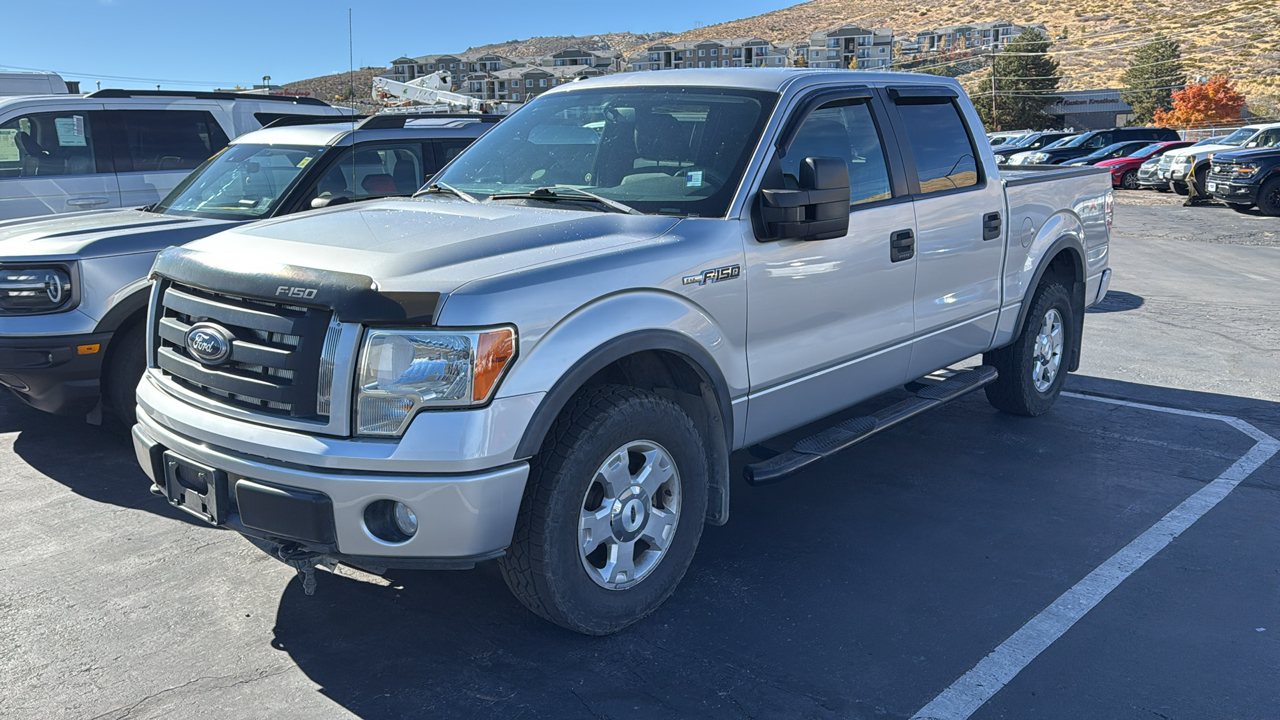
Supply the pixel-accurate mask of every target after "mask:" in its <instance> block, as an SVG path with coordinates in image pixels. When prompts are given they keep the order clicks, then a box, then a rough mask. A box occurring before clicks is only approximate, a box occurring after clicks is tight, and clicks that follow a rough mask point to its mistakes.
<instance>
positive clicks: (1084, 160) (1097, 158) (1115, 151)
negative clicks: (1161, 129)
mask: <svg viewBox="0 0 1280 720" xmlns="http://www.w3.org/2000/svg"><path fill="white" fill-rule="evenodd" d="M1150 144H1151V143H1149V142H1147V141H1146V140H1126V141H1125V142H1118V143H1114V144H1111V145H1108V146H1106V147H1104V148H1102V149H1101V150H1095V151H1093V152H1091V153H1089V154H1088V155H1085V156H1084V157H1078V158H1076V159H1075V160H1069V161H1067V162H1065V163H1062V164H1063V165H1072V166H1076V167H1080V166H1084V165H1097V164H1098V163H1100V162H1102V161H1103V160H1112V159H1114V158H1119V157H1126V156H1128V155H1129V154H1130V153H1134V152H1137V151H1139V150H1141V149H1142V148H1144V147H1147V146H1148V145H1150Z"/></svg>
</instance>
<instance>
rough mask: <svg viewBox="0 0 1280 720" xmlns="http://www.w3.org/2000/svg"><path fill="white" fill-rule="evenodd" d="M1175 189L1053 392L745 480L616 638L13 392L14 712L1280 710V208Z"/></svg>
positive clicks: (936, 420) (1130, 213)
mask: <svg viewBox="0 0 1280 720" xmlns="http://www.w3.org/2000/svg"><path fill="white" fill-rule="evenodd" d="M1180 201H1181V198H1174V197H1173V196H1159V195H1156V194H1154V193H1121V194H1120V198H1119V202H1118V206H1117V210H1116V235H1115V238H1114V243H1113V249H1112V253H1113V254H1112V266H1113V267H1114V268H1115V273H1116V277H1115V279H1114V281H1113V282H1112V286H1111V288H1112V295H1111V296H1110V297H1109V299H1108V301H1107V303H1105V304H1104V305H1103V306H1101V307H1100V308H1098V309H1097V311H1095V312H1091V313H1090V314H1089V316H1088V318H1087V319H1086V332H1085V350H1084V363H1083V366H1082V367H1081V370H1080V372H1079V373H1078V374H1076V375H1074V376H1072V377H1071V378H1070V380H1069V384H1068V388H1069V389H1070V391H1071V395H1070V396H1068V397H1064V398H1063V399H1062V401H1061V402H1060V403H1059V404H1058V406H1056V407H1055V408H1054V410H1053V411H1051V412H1050V413H1049V414H1047V415H1046V416H1044V417H1041V418H1038V419H1034V420H1027V419H1022V418H1013V417H1009V416H1005V415H1001V414H999V413H997V412H995V411H994V410H992V409H991V408H990V407H989V406H988V405H987V404H986V402H985V399H983V398H982V397H981V395H977V396H970V397H967V398H965V399H962V400H960V401H958V402H956V403H954V404H953V405H950V406H948V407H946V408H944V409H942V410H939V411H937V412H935V413H932V414H926V415H924V416H922V417H920V418H918V419H916V420H913V421H912V422H910V423H909V424H906V425H904V426H902V427H899V428H897V429H895V430H893V431H891V432H888V433H884V434H882V435H880V436H877V437H875V438H873V439H872V440H870V441H868V442H867V443H866V444H864V445H862V446H859V447H858V448H855V449H853V450H851V451H849V452H847V453H845V454H844V455H842V456H840V457H839V458H837V459H834V460H831V461H827V462H825V463H824V464H821V465H819V466H817V467H816V468H814V469H812V470H810V471H807V472H805V473H804V474H802V475H800V476H797V477H795V478H793V479H791V480H789V481H787V482H786V483H782V484H779V485H775V486H770V487H765V488H751V487H748V486H746V485H745V484H742V483H738V484H736V485H735V486H734V488H733V493H734V500H733V511H732V512H733V516H732V520H731V521H730V523H729V524H728V525H727V526H725V527H718V528H717V527H708V528H707V529H706V531H705V532H704V534H703V539H702V545H701V547H700V549H699V552H698V555H697V557H696V558H695V560H694V563H693V566H692V568H691V569H690V571H689V573H688V575H687V576H686V578H685V580H684V583H683V584H682V586H681V588H680V589H679V590H678V591H677V593H676V595H675V596H674V597H673V598H672V599H671V600H670V601H669V602H668V603H667V604H666V605H665V606H664V607H663V608H662V609H661V610H659V612H658V613H657V614H655V615H654V616H652V617H651V618H649V619H647V620H645V621H643V622H641V623H639V624H637V625H636V626H634V627H632V628H630V629H628V630H626V631H623V632H622V633H619V634H617V635H615V636H612V637H607V638H586V637H581V636H578V635H574V634H571V633H569V632H567V631H563V630H560V629H559V628H556V627H554V626H552V625H549V624H547V623H545V622H544V621H542V620H539V619H537V618H536V617H534V616H533V615H531V614H530V613H528V612H527V611H526V610H524V608H523V607H522V606H520V605H519V604H518V603H517V601H516V600H515V599H514V598H512V597H511V596H510V594H509V593H508V592H507V590H506V587H505V586H504V585H503V583H502V580H501V578H500V577H499V574H498V572H497V570H496V568H495V567H492V565H491V564H490V565H487V566H481V567H478V568H477V569H476V570H474V571H470V572H420V571H419V572H394V573H390V574H389V575H388V576H387V577H385V578H380V577H376V576H371V575H364V574H361V573H356V572H354V571H352V572H344V573H342V574H340V575H337V576H335V575H328V574H322V576H321V577H320V578H319V589H318V592H317V594H316V595H315V596H314V597H310V598H309V597H306V596H304V594H303V593H302V590H301V587H300V585H299V584H298V583H297V582H296V581H295V580H293V572H292V571H291V570H290V569H288V568H287V567H285V566H283V565H281V564H280V563H278V562H277V561H275V560H272V559H270V558H268V557H267V556H265V555H264V554H262V553H261V552H260V551H258V550H257V549H256V548H254V547H253V546H251V545H249V544H248V543H247V542H245V541H244V540H242V539H241V538H240V537H239V536H237V535H235V534H233V533H230V532H225V531H218V530H214V529H211V528H209V527H207V526H203V525H201V524H200V523H199V521H196V520H194V519H188V518H187V517H186V516H184V515H182V514H180V513H179V512H177V511H174V510H171V509H170V508H169V507H168V505H167V504H165V503H164V502H163V501H161V500H160V499H158V498H156V497H154V496H152V495H150V494H149V493H148V490H147V484H148V483H147V481H146V480H145V477H144V476H143V475H142V473H141V472H140V471H139V470H138V469H137V468H136V465H135V461H134V459H133V453H132V449H131V448H130V447H129V446H128V444H127V442H126V441H125V438H123V436H120V435H117V434H112V433H110V432H107V431H105V430H102V429H99V428H93V427H89V426H86V425H84V424H82V423H80V422H77V421H75V420H71V419H62V418H53V417H48V416H45V415H42V414H40V413H38V412H35V411H32V410H29V409H27V408H25V407H23V406H22V405H20V404H19V403H17V402H16V401H14V400H11V399H8V398H5V399H0V472H2V473H3V481H0V577H3V578H4V581H3V582H2V583H0V638H3V640H4V644H5V651H4V652H3V653H0V716H3V717H6V718H48V717H70V718H152V717H180V718H206V717H208V718H212V717H244V718H257V717H273V718H328V717H351V716H359V717H365V718H399V717H433V718H434V717H439V718H451V717H501V718H516V717H527V718H535V717H550V718H579V717H581V718H590V717H608V718H649V717H672V718H674V717H682V718H683V717H689V718H692V717H715V718H720V717H723V718H738V717H751V718H756V717H761V718H773V717H786V718H790V717H818V718H827V717H832V718H836V717H840V718H879V717H887V718H910V717H912V716H914V715H916V714H917V713H920V712H921V711H922V710H925V709H926V708H927V709H928V711H927V713H928V714H930V715H933V716H936V717H967V716H969V713H972V717H975V718H1015V719H1021V718H1152V717H1156V718H1218V717H1224V718H1227V717H1230V718H1274V717H1280V559H1278V558H1280V554H1278V552H1277V550H1278V549H1280V521H1278V520H1277V518H1280V457H1276V456H1274V455H1270V454H1269V453H1273V452H1275V450H1276V449H1277V448H1278V447H1280V446H1277V445H1276V441H1275V440H1272V439H1271V438H1280V323H1276V322H1275V320H1274V312H1275V307H1276V305H1277V304H1278V303H1280V219H1276V218H1264V217H1260V216H1255V215H1241V214H1237V213H1235V212H1232V211H1230V210H1228V209H1226V208H1221V207H1212V206H1210V207H1197V208H1182V207H1177V206H1176V205H1175V203H1176V202H1180ZM1117 401H1119V402H1117ZM746 459H747V458H746V457H739V458H738V462H739V464H740V463H742V462H744V461H745V460H746Z"/></svg>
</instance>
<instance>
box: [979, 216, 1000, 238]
mask: <svg viewBox="0 0 1280 720" xmlns="http://www.w3.org/2000/svg"><path fill="white" fill-rule="evenodd" d="M998 237H1000V213H998V212H993V213H987V214H986V215H983V216H982V239H983V240H995V239H996V238H998Z"/></svg>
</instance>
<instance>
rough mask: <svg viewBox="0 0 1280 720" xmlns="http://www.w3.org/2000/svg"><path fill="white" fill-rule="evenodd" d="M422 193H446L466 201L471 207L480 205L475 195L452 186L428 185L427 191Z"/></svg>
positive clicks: (439, 183)
mask: <svg viewBox="0 0 1280 720" xmlns="http://www.w3.org/2000/svg"><path fill="white" fill-rule="evenodd" d="M423 192H437V193H438V192H447V193H450V194H452V195H457V196H458V197H460V198H462V199H463V200H466V201H467V202H469V203H471V204H473V205H479V204H480V199H479V198H477V197H476V196H475V195H472V194H471V193H469V192H466V191H465V190H459V189H458V188H456V187H454V186H452V185H446V184H444V183H442V182H434V183H431V184H430V185H428V186H427V189H426V190H424V191H423Z"/></svg>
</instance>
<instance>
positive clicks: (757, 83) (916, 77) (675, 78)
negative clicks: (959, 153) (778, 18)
mask: <svg viewBox="0 0 1280 720" xmlns="http://www.w3.org/2000/svg"><path fill="white" fill-rule="evenodd" d="M830 81H842V82H847V83H853V84H876V85H883V84H885V83H902V84H922V85H950V86H952V87H954V88H957V89H959V87H960V82H959V81H958V80H956V79H955V78H947V77H939V76H937V75H926V74H924V73H895V72H883V71H879V70H876V71H867V70H837V69H829V68H714V69H711V68H708V69H702V68H682V69H680V70H657V71H646V72H629V73H619V74H616V75H604V76H602V77H595V78H586V79H584V80H579V81H577V82H573V83H567V84H564V85H561V86H560V87H558V88H555V89H554V90H551V91H550V92H572V91H574V90H580V89H585V88H600V87H652V86H655V85H657V86H661V85H672V86H685V87H689V86H694V87H697V86H702V87H732V88H742V89H746V90H771V91H774V92H781V91H782V90H784V89H786V87H787V86H788V85H792V84H794V83H797V82H803V83H804V84H808V83H811V82H830Z"/></svg>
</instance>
